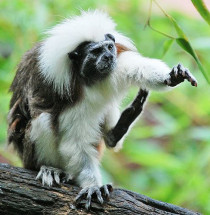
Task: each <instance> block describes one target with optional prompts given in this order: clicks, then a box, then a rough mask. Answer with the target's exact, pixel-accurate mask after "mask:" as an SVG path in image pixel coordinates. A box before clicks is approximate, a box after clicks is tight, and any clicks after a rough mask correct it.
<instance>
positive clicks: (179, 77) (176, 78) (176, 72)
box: [164, 64, 197, 87]
mask: <svg viewBox="0 0 210 215" xmlns="http://www.w3.org/2000/svg"><path fill="white" fill-rule="evenodd" d="M169 75H170V77H169V78H167V79H166V80H165V81H164V83H165V84H167V85H168V86H170V87H174V86H176V85H178V84H180V83H181V82H183V81H184V80H185V79H186V80H188V81H189V82H190V83H191V85H192V86H195V87H197V81H196V79H195V77H194V76H193V75H192V74H191V73H190V71H189V70H188V69H186V68H184V67H183V66H182V65H181V64H178V65H177V66H174V67H173V69H172V71H171V72H170V73H169Z"/></svg>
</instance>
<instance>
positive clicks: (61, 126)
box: [8, 11, 197, 209]
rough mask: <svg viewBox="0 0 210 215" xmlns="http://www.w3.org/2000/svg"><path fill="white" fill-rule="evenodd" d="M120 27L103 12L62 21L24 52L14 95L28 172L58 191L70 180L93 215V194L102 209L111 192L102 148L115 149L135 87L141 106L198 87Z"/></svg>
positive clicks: (15, 133)
mask: <svg viewBox="0 0 210 215" xmlns="http://www.w3.org/2000/svg"><path fill="white" fill-rule="evenodd" d="M115 27H116V24H115V23H114V22H113V20H112V19H111V18H110V17H109V16H108V15H107V14H106V13H104V12H101V11H88V12H81V15H79V16H75V17H72V18H70V19H66V20H64V21H63V22H62V23H60V24H58V25H56V26H55V27H53V28H52V29H51V30H49V31H48V32H47V34H48V36H47V37H46V39H44V40H43V41H42V42H40V43H38V44H36V45H35V46H34V47H33V48H32V49H31V50H29V51H28V52H26V54H25V55H24V56H23V58H22V60H21V62H20V64H19V66H18V69H17V73H16V76H15V78H14V80H13V83H12V85H11V88H10V90H11V91H12V93H13V95H12V99H11V102H10V112H9V114H8V122H9V128H8V142H9V144H11V143H12V144H13V145H14V146H15V148H16V149H17V151H18V153H19V155H20V157H21V159H22V161H23V165H24V167H25V168H28V169H34V170H39V173H38V175H37V179H41V180H42V183H43V185H48V186H52V185H53V183H57V184H59V183H60V175H61V172H65V174H66V180H70V179H71V180H74V181H75V182H76V183H77V184H78V185H79V186H81V188H82V190H81V191H80V193H79V194H78V196H77V198H76V201H77V202H80V201H81V199H82V198H85V200H86V208H87V209H88V208H89V207H90V204H91V198H92V195H93V194H95V195H96V196H97V199H98V201H99V202H100V203H103V201H104V198H105V197H108V196H109V193H110V191H111V185H102V181H101V175H100V171H99V163H100V155H101V148H102V145H103V144H104V143H103V141H102V140H103V139H105V142H106V143H107V145H108V146H113V145H115V144H112V143H110V141H112V138H110V135H111V133H110V131H111V130H113V129H114V128H115V125H116V124H117V122H118V120H119V117H120V112H119V104H120V101H121V100H122V98H123V96H124V95H125V93H126V92H127V90H128V89H129V87H130V86H131V85H136V86H139V87H140V88H141V91H142V92H143V93H142V94H141V93H140V94H141V98H140V99H139V100H138V99H137V100H138V101H139V102H140V103H141V106H143V104H144V102H145V100H146V97H147V91H149V90H167V89H170V88H171V87H173V86H176V85H178V84H179V83H181V82H183V81H184V80H185V79H187V80H188V81H189V82H191V84H192V85H193V86H197V82H196V80H195V78H194V77H193V76H192V75H191V73H190V72H189V71H188V70H187V69H185V68H183V67H182V66H181V65H180V64H179V65H178V66H176V67H174V68H173V69H172V70H171V69H170V68H169V67H168V66H167V65H166V64H165V63H163V62H162V61H160V60H157V59H150V58H146V57H143V56H141V54H139V53H138V51H137V49H136V47H135V46H134V44H133V43H132V41H131V40H130V39H129V38H128V37H126V36H124V35H123V34H121V33H119V32H118V31H116V29H115ZM138 101H137V102H138ZM134 107H135V105H134ZM135 117H136V116H135ZM135 117H134V118H135ZM122 118H123V117H122ZM128 120H129V119H128ZM118 124H119V123H118ZM118 127H119V126H118ZM118 129H120V128H118ZM118 131H119V130H118ZM126 131H127V130H126ZM126 131H124V133H125V132H126ZM115 133H117V132H116V130H115ZM109 134H110V135H109ZM122 136H123V135H121V136H120V138H121V137H122ZM118 139H119V138H118ZM122 139H123V138H122ZM122 139H121V140H119V142H118V143H117V146H116V147H118V148H120V147H121V145H122Z"/></svg>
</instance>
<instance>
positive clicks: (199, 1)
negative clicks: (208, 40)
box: [191, 0, 210, 25]
mask: <svg viewBox="0 0 210 215" xmlns="http://www.w3.org/2000/svg"><path fill="white" fill-rule="evenodd" d="M191 1H192V3H193V4H194V5H195V7H196V8H197V10H198V12H199V13H200V15H201V16H202V17H203V18H204V19H205V20H206V22H207V23H208V24H209V25H210V13H209V11H208V9H207V7H206V5H205V3H204V2H203V0H191Z"/></svg>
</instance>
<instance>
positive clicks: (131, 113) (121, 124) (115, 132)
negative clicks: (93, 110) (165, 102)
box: [104, 89, 149, 147]
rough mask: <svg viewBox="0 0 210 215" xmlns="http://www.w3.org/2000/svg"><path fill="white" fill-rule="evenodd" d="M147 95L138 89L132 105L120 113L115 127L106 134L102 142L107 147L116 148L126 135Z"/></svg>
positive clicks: (140, 110)
mask: <svg viewBox="0 0 210 215" xmlns="http://www.w3.org/2000/svg"><path fill="white" fill-rule="evenodd" d="M148 93H149V92H148V91H147V90H143V89H140V90H139V92H138V95H137V96H136V98H135V100H134V101H133V103H132V104H131V105H130V106H129V107H128V108H126V109H125V110H124V111H123V112H122V114H121V116H120V119H119V120H118V122H117V124H116V125H115V127H114V128H112V129H111V130H109V131H108V132H107V133H106V135H105V137H104V140H105V143H106V144H107V145H108V146H109V147H115V146H116V144H117V142H118V141H119V140H120V139H121V138H122V137H123V136H124V135H125V134H126V132H127V131H128V129H129V127H130V125H131V124H132V123H133V122H134V120H135V119H136V118H137V117H138V116H139V115H140V114H141V112H142V110H143V106H144V103H145V101H146V99H147V96H148Z"/></svg>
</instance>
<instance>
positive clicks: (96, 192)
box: [75, 184, 113, 210]
mask: <svg viewBox="0 0 210 215" xmlns="http://www.w3.org/2000/svg"><path fill="white" fill-rule="evenodd" d="M112 190H113V187H112V185H111V184H106V185H103V186H102V187H98V186H93V187H86V188H83V189H82V190H81V191H80V192H79V194H78V195H77V197H76V199H75V204H76V206H78V205H79V204H81V201H82V200H83V199H85V208H86V209H87V210H89V208H90V206H91V201H92V198H93V196H96V199H97V200H98V202H99V203H100V204H103V203H104V199H109V196H110V192H112ZM102 196H103V197H102Z"/></svg>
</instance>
